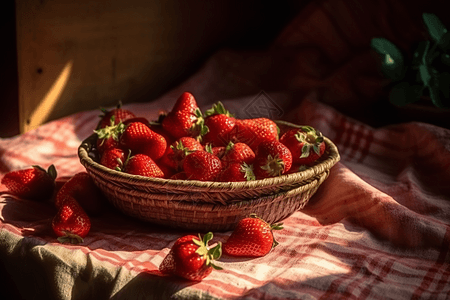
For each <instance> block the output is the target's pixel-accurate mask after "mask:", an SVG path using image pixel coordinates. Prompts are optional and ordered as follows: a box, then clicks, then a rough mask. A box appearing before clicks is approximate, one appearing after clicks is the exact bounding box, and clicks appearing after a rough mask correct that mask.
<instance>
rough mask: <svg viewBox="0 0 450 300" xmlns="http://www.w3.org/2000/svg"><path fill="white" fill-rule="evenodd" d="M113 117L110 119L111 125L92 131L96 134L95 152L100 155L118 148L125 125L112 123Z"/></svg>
mask: <svg viewBox="0 0 450 300" xmlns="http://www.w3.org/2000/svg"><path fill="white" fill-rule="evenodd" d="M114 119H115V118H114V116H113V117H111V124H110V125H109V126H105V127H103V128H100V129H97V130H94V132H95V133H96V134H97V151H98V152H99V153H100V155H101V154H102V153H103V152H104V151H105V150H108V149H112V148H119V146H120V144H119V138H120V136H121V134H122V133H123V131H124V130H125V125H124V124H123V123H122V122H119V123H118V124H117V125H115V123H114Z"/></svg>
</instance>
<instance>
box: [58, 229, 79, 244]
mask: <svg viewBox="0 0 450 300" xmlns="http://www.w3.org/2000/svg"><path fill="white" fill-rule="evenodd" d="M62 232H63V233H64V235H63V236H60V237H58V238H57V240H58V242H60V243H61V244H65V243H70V244H73V245H77V244H80V243H82V242H83V241H84V240H83V238H82V237H81V236H79V235H77V234H74V233H71V232H69V231H62Z"/></svg>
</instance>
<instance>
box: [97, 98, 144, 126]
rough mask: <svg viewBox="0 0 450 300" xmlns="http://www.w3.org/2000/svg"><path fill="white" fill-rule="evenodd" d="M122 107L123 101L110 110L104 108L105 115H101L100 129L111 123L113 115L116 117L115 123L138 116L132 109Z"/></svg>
mask: <svg viewBox="0 0 450 300" xmlns="http://www.w3.org/2000/svg"><path fill="white" fill-rule="evenodd" d="M121 107H122V103H121V102H119V104H118V105H117V107H116V108H114V109H112V110H110V111H107V110H105V109H103V108H102V109H101V110H102V112H103V115H100V118H101V120H100V122H99V124H98V126H97V128H98V129H100V128H104V127H106V126H109V125H111V117H114V120H113V121H114V124H115V125H117V124H119V123H120V122H124V121H126V120H128V119H131V118H136V115H135V114H134V113H133V112H132V111H130V110H128V109H124V108H121Z"/></svg>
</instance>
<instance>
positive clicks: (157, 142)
mask: <svg viewBox="0 0 450 300" xmlns="http://www.w3.org/2000/svg"><path fill="white" fill-rule="evenodd" d="M120 144H121V146H122V147H124V148H126V149H130V150H131V152H133V154H145V155H147V156H150V157H151V158H152V159H153V160H157V159H159V158H161V157H162V156H163V154H164V152H165V151H166V148H167V142H166V139H165V138H164V137H163V136H162V135H160V134H158V133H156V132H154V131H153V130H151V129H150V128H149V127H148V126H147V125H145V124H143V123H141V122H134V123H131V124H129V125H128V126H127V128H126V129H125V131H124V132H123V134H122V136H121V137H120Z"/></svg>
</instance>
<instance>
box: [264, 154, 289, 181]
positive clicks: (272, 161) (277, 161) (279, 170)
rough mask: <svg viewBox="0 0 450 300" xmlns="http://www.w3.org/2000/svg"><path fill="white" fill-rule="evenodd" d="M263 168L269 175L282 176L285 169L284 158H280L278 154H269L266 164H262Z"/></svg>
mask: <svg viewBox="0 0 450 300" xmlns="http://www.w3.org/2000/svg"><path fill="white" fill-rule="evenodd" d="M261 169H263V170H264V171H266V172H267V174H268V175H269V176H272V177H275V176H281V174H283V171H284V160H283V159H282V158H279V157H278V155H275V156H272V155H270V154H269V155H268V156H267V160H266V164H265V165H263V166H261Z"/></svg>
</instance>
